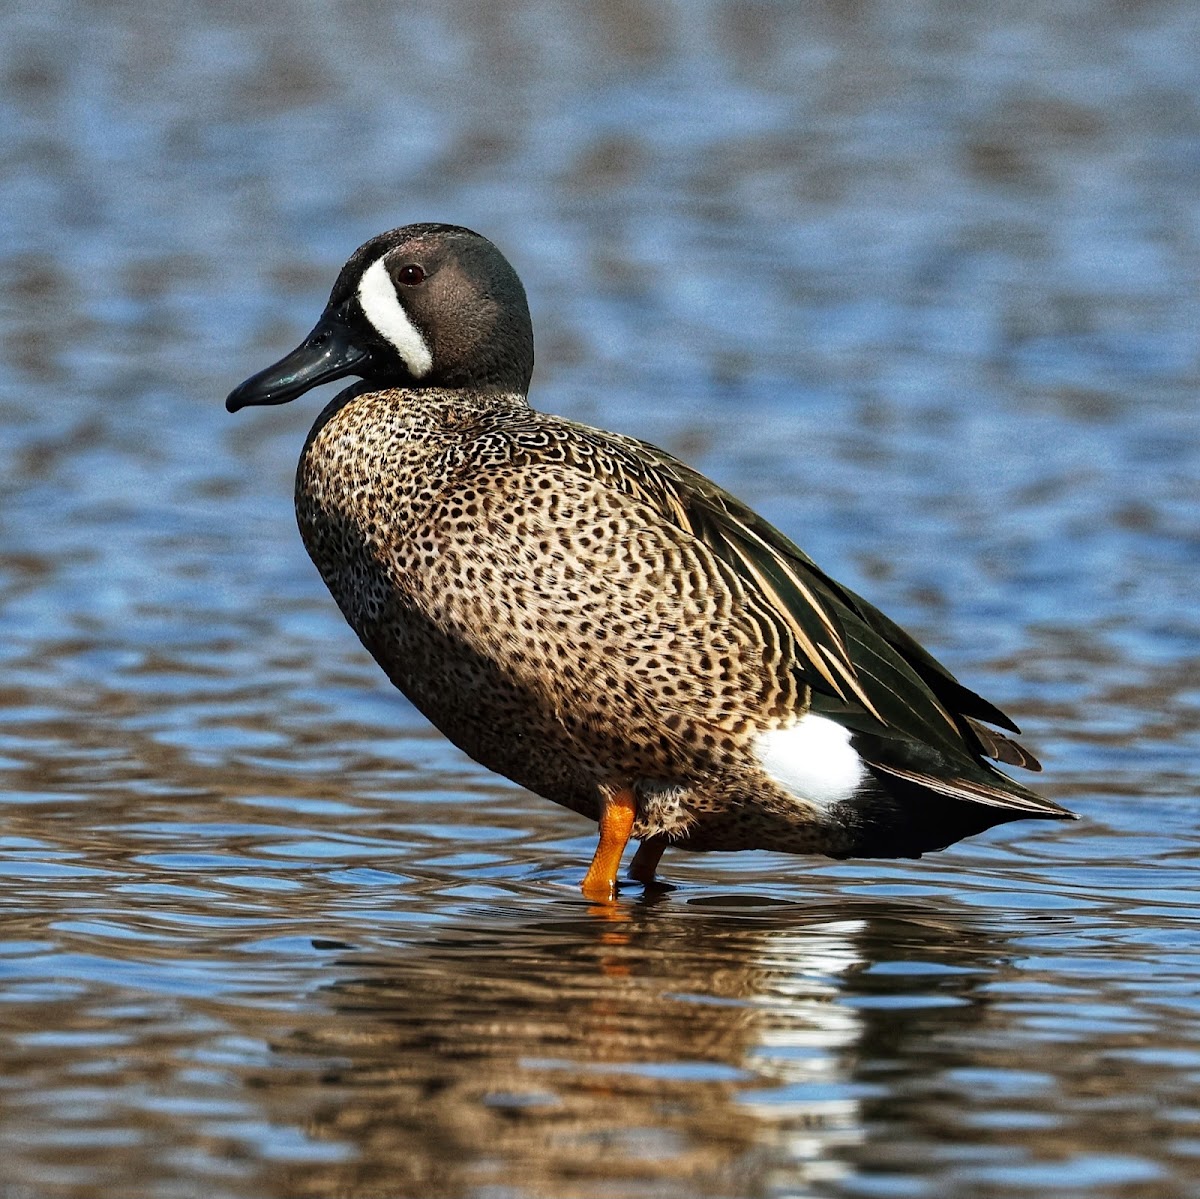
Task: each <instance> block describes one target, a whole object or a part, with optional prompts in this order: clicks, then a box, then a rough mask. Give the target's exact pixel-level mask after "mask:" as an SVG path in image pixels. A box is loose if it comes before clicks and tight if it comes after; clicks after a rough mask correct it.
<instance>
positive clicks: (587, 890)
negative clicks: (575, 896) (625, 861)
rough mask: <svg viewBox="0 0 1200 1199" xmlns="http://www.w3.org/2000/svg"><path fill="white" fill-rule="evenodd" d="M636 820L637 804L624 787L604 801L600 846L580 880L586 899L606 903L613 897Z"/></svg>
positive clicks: (601, 816) (631, 793) (628, 790)
mask: <svg viewBox="0 0 1200 1199" xmlns="http://www.w3.org/2000/svg"><path fill="white" fill-rule="evenodd" d="M636 816H637V801H636V800H635V799H634V798H633V792H632V791H631V790H630V789H629V788H628V787H620V788H618V789H617V790H616V791H614V792H612V794H611V795H608V796H607V797H606V798H605V800H604V808H603V810H602V811H601V813H600V842H599V844H598V845H597V846H596V852H595V854H594V855H593V856H592V864H591V865H590V866H589V867H588V872H587V874H585V875H584V877H583V893H584V895H585V896H586V897H587V898H588V899H592V900H596V901H598V902H601V903H608V902H611V901H612V899H613V898H614V897H615V896H616V894H617V871H618V870H620V868H621V855H622V854H623V853H624V852H625V846H626V845H627V844H628V842H629V833H630V831H631V830H632V828H633V822H634V819H635V817H636Z"/></svg>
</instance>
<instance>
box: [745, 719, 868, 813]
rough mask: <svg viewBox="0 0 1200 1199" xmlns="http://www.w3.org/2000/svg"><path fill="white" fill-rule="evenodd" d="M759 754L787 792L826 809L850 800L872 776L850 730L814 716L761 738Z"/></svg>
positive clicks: (769, 772)
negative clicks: (856, 747) (865, 780)
mask: <svg viewBox="0 0 1200 1199" xmlns="http://www.w3.org/2000/svg"><path fill="white" fill-rule="evenodd" d="M754 753H755V756H756V757H757V758H758V761H759V764H760V765H761V766H762V768H763V770H764V771H765V772H766V773H767V774H769V775H770V776H771V778H773V779H774V780H775V781H776V782H777V783H779V785H780V786H781V787H784V788H785V789H786V790H788V791H790V792H791V793H792V794H793V795H794V796H796V798H797V799H806V800H808V801H809V802H810V803H814V804H817V805H818V806H819V807H823V808H825V807H828V806H829V805H830V804H835V803H839V802H841V801H843V800H847V799H850V798H851V797H852V796H853V795H854V793H855V791H857V790H858V787H859V784H860V783H861V782H862V781H863V779H864V777H865V776H866V773H867V769H866V767H865V766H864V765H863V761H862V758H860V757H859V756H858V752H857V751H856V750H855V748H854V746H852V745H851V744H850V730H849V729H847V728H844V727H843V726H842V725H840V724H838V723H837V722H836V721H833V720H828V719H826V717H824V716H814V715H813V714H812V713H811V712H810V713H808V715H806V716H802V717H801V718H800V719H799V720H798V721H797V722H796V723H795V724H793V725H792V726H791V727H790V728H786V729H768V730H767V731H766V732H765V733H760V734H759V735H758V737H757V738H756V739H755V741H754Z"/></svg>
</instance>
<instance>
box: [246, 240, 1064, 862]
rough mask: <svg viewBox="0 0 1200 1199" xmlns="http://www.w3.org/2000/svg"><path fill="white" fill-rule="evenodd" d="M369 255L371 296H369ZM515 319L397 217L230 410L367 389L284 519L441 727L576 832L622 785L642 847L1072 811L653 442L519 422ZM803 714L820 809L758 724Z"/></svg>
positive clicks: (339, 409) (849, 599)
mask: <svg viewBox="0 0 1200 1199" xmlns="http://www.w3.org/2000/svg"><path fill="white" fill-rule="evenodd" d="M379 262H382V263H383V264H384V265H383V267H378V266H376V267H375V269H374V272H373V276H374V277H382V278H384V279H385V281H386V286H383V285H380V283H379V278H376V282H375V283H372V284H370V286H368V284H365V283H362V282H361V280H362V279H363V278H364V277H367V278H370V276H366V275H365V272H366V271H367V270H368V269H369V268H370V267H371V266H372V265H373V264H377V263H379ZM384 271H386V272H387V274H386V276H384V275H383V272H384ZM439 281H440V282H439ZM435 285H436V286H435ZM392 287H394V289H395V297H394V298H393V296H392V294H391V292H390V291H389V288H392ZM527 324H528V316H527V311H526V309H525V306H524V294H523V291H521V289H520V283H519V281H517V280H516V276H515V275H514V274H512V273H511V267H509V266H508V264H507V262H505V261H504V259H503V258H502V257H501V256H500V255H499V253H498V251H496V250H495V248H494V247H492V246H491V244H490V243H488V242H486V241H485V240H484V239H482V238H479V237H478V235H475V234H471V233H469V232H468V231H465V230H458V229H455V228H454V227H449V226H410V227H409V228H408V229H402V230H395V231H392V232H391V233H389V234H384V235H381V237H379V238H376V239H373V240H372V241H371V242H369V243H367V244H366V245H365V246H364V247H362V248H361V249H360V250H359V251H358V252H357V253H356V255H355V256H354V257H353V258H352V259H351V260H350V262H349V263H348V264H347V267H346V268H345V270H344V271H343V272H342V276H341V277H340V278H339V281H338V284H337V285H336V286H335V288H334V292H333V295H332V296H331V299H330V305H329V308H327V310H326V315H325V317H323V319H322V323H321V324H320V325H318V327H317V329H316V330H314V333H313V335H311V336H310V338H309V339H308V341H306V342H305V343H304V345H302V346H301V347H300V349H299V350H297V351H295V352H294V353H293V355H290V356H289V357H288V358H287V359H284V360H283V362H282V363H280V364H279V365H278V366H277V367H275V368H269V370H268V371H266V372H263V373H262V374H260V375H259V376H256V377H255V378H254V379H252V380H250V381H248V382H247V383H246V384H244V385H243V386H242V387H241V388H239V389H238V390H237V391H235V392H234V394H233V395H232V396H231V397H230V401H229V403H230V407H231V408H237V407H241V406H243V405H244V404H247V403H273V402H282V400H286V399H290V398H293V396H294V395H296V394H299V393H300V392H301V391H303V390H307V388H308V387H310V386H312V385H314V383H316V382H321V381H324V380H325V379H327V378H335V377H338V375H344V374H347V373H355V374H359V375H361V376H362V377H363V379H364V382H363V383H360V384H358V385H356V386H354V387H352V388H350V389H349V390H347V391H346V392H344V393H343V394H342V395H340V396H339V397H337V399H335V400H334V402H333V403H331V404H330V405H329V406H328V407H327V408H326V409H325V411H324V412H323V413H322V414H321V416H320V417H319V419H318V420H317V422H316V424H315V426H314V427H313V430H312V432H311V433H310V435H309V438H308V441H307V443H306V445H305V447H304V451H303V453H302V455H301V458H300V465H299V470H298V473H297V479H296V510H297V514H298V518H299V523H300V530H301V534H302V536H303V538H304V543H305V545H306V546H307V548H308V551H309V553H310V555H311V556H312V559H313V561H314V562H315V563H316V565H317V568H318V569H319V570H320V572H321V576H322V578H323V579H324V580H325V583H326V584H327V586H328V587H329V590H330V592H331V593H332V594H333V596H334V598H335V599H336V601H337V603H338V605H339V606H340V608H341V610H342V612H343V613H344V614H345V616H346V619H347V620H348V621H349V623H350V625H351V626H352V627H353V628H354V630H355V631H356V632H357V633H358V635H359V637H360V638H361V640H362V642H363V644H364V645H365V646H366V647H367V649H368V650H369V651H370V652H371V654H372V655H373V656H374V657H375V659H376V660H377V661H378V662H379V664H380V665H381V666H382V667H383V669H384V670H385V671H386V672H387V674H388V676H389V678H390V679H391V680H392V682H393V683H395V684H396V686H397V687H399V688H400V689H401V690H402V691H403V692H404V693H405V694H406V695H407V696H408V697H409V698H410V699H411V700H412V702H413V703H414V704H415V705H416V706H417V707H418V708H419V709H420V710H421V711H422V712H423V713H424V714H425V715H426V716H427V717H428V718H429V719H430V720H431V721H432V722H433V723H434V724H435V725H436V726H437V727H438V728H439V729H441V730H442V731H443V732H444V733H445V734H446V736H447V737H449V738H450V739H451V740H452V741H453V742H454V743H455V744H457V745H459V746H460V747H461V748H462V749H464V750H465V751H466V752H467V753H468V754H470V755H471V756H472V757H473V758H475V759H476V760H477V761H479V762H481V763H483V764H484V765H485V766H488V767H489V768H491V769H492V770H495V771H497V772H499V773H501V774H503V775H506V776H507V777H508V778H510V779H513V780H515V781H516V782H518V783H520V784H521V785H523V786H525V787H527V788H529V789H530V790H532V791H535V792H537V793H538V794H539V795H543V796H545V797H546V798H548V799H551V800H554V801H555V802H557V803H560V804H563V805H565V806H566V807H568V808H571V809H573V810H574V811H576V812H579V813H581V814H582V815H584V816H588V817H590V818H592V819H599V818H600V817H601V816H602V814H603V813H604V811H605V809H606V805H607V804H608V803H609V802H610V800H611V799H612V797H613V796H614V795H619V794H623V795H628V796H631V797H632V800H631V802H632V803H633V805H634V825H633V835H634V836H635V837H637V838H639V839H643V840H645V839H648V838H655V839H657V840H656V841H655V845H659V844H661V843H664V842H670V843H672V844H676V845H679V846H682V847H684V848H688V849H694V850H712V849H749V848H771V849H777V850H784V851H788V852H793V853H808V852H816V853H825V854H830V855H833V856H839V857H841V856H847V855H850V854H868V855H872V856H894V855H901V854H919V853H921V852H922V851H923V850H925V849H930V848H938V847H940V846H942V845H945V844H948V843H949V842H951V841H954V840H957V839H958V838H959V837H961V836H965V835H967V834H969V833H972V832H977V831H979V830H980V829H982V828H986V827H988V826H990V825H991V824H994V823H998V822H1000V821H1003V820H1009V819H1015V818H1018V817H1021V816H1064V815H1068V813H1066V812H1065V811H1064V810H1063V809H1061V808H1059V807H1058V806H1057V805H1055V804H1052V803H1051V802H1050V801H1048V800H1044V799H1042V798H1041V797H1039V796H1036V795H1035V794H1034V793H1033V792H1030V791H1028V790H1026V789H1025V788H1024V787H1021V786H1019V785H1018V784H1016V783H1015V782H1013V781H1012V780H1010V779H1008V778H1007V776H1005V775H1003V774H1001V773H1000V772H999V771H997V770H996V769H995V768H994V767H992V766H991V765H990V764H989V763H987V762H986V761H985V760H984V759H985V757H988V756H991V757H998V758H1001V759H1002V760H1005V761H1009V762H1012V763H1014V764H1023V765H1034V766H1036V762H1035V761H1034V759H1033V758H1032V756H1031V755H1029V754H1028V753H1027V751H1024V750H1023V749H1021V748H1020V747H1018V746H1017V745H1016V743H1015V742H1013V741H1011V739H1010V738H1008V737H1006V736H1005V735H1003V734H1001V733H997V732H995V731H994V730H992V729H985V728H984V727H983V725H982V723H980V722H981V721H988V722H990V723H992V724H997V723H998V724H1000V725H1001V726H1002V727H1007V728H1009V729H1015V726H1013V725H1012V724H1011V722H1009V721H1008V720H1007V718H1006V717H1004V715H1003V714H1002V713H1000V712H999V711H998V710H997V709H995V708H993V707H992V706H991V705H990V704H988V703H987V702H986V701H984V700H982V699H980V698H979V697H978V696H976V695H974V694H973V693H972V692H970V691H968V690H966V689H965V688H963V687H962V686H961V685H960V684H958V683H957V682H956V681H955V680H954V679H953V678H952V676H950V675H949V673H948V672H946V671H945V669H944V668H943V667H941V666H940V665H939V664H938V663H936V662H935V661H934V660H933V659H932V658H931V657H930V656H929V655H928V654H926V653H925V651H924V650H922V649H921V648H920V646H918V645H917V644H916V643H915V642H914V641H912V639H911V638H909V637H908V636H907V634H905V633H903V632H902V630H900V629H898V628H897V627H896V626H895V625H893V624H892V623H891V622H890V621H888V620H887V618H886V617H884V616H883V615H882V614H881V613H879V612H878V611H877V610H876V609H874V608H872V607H871V606H870V605H869V604H867V603H866V601H864V600H862V599H860V597H858V596H855V595H854V594H853V593H852V592H849V591H847V590H846V589H845V588H842V587H840V586H839V585H838V584H836V583H834V582H833V580H831V579H829V578H828V576H826V575H824V574H823V573H822V572H820V571H819V569H818V568H817V567H816V566H815V565H814V564H813V563H812V562H811V561H810V560H809V559H808V558H806V557H805V556H804V555H803V554H802V553H801V552H800V551H799V550H797V549H796V548H795V547H794V546H793V545H792V544H791V543H790V542H789V541H788V540H787V539H786V538H785V537H784V536H783V535H782V534H781V533H779V532H778V531H777V530H775V529H773V528H771V526H769V525H767V524H766V523H765V522H764V521H762V520H761V518H759V517H757V516H755V515H754V514H753V513H752V512H750V511H749V509H746V508H745V507H744V506H743V505H741V504H740V503H739V502H738V501H737V500H735V499H734V498H733V497H732V496H730V495H728V494H727V493H725V492H724V491H722V490H721V489H720V488H719V487H717V486H716V485H715V484H713V483H711V482H710V481H709V480H707V479H705V478H703V476H700V475H698V474H697V473H696V472H694V471H692V470H691V469H690V468H688V467H686V466H685V465H683V464H682V463H680V462H678V461H677V460H675V459H673V458H671V457H670V456H669V455H668V454H666V453H664V452H663V451H661V450H658V449H656V448H654V447H651V446H648V445H645V444H644V443H641V442H638V441H635V440H633V439H631V438H627V437H622V436H620V435H618V434H613V433H606V432H602V431H600V430H597V429H592V428H587V427H585V426H581V425H578V424H573V423H571V422H569V421H566V420H563V419H561V418H559V417H555V416H548V415H544V414H542V413H539V412H536V411H535V410H534V409H532V408H531V407H530V406H529V404H528V402H527V400H526V397H525V390H526V387H527V384H528V378H529V372H530V370H531V368H532V340H531V338H530V337H528V335H527V332H526V328H527ZM497 340H501V341H504V342H505V345H504V346H503V347H502V352H501V351H498V350H497V349H496V346H495V342H496V341H497ZM427 363H429V365H427ZM314 364H315V365H314ZM809 716H812V717H814V718H815V717H818V716H819V717H820V718H821V720H822V721H824V722H833V725H836V726H837V727H839V728H841V729H843V730H844V731H843V734H842V735H843V736H848V737H849V738H850V740H851V743H852V744H853V747H854V752H855V753H856V754H857V755H858V758H856V759H855V760H856V761H857V760H858V759H861V761H862V762H863V763H864V764H865V765H864V767H863V780H862V783H861V785H860V786H856V787H855V788H854V790H853V793H852V794H851V793H849V792H847V793H846V794H844V795H839V796H836V797H835V800H836V801H832V800H830V799H829V798H828V797H826V798H825V799H824V800H822V799H821V797H820V796H817V797H816V798H815V799H809V798H807V797H806V796H805V795H804V794H798V793H797V788H796V787H795V786H791V785H786V784H785V782H782V781H781V780H780V779H779V778H777V777H775V776H774V775H772V774H771V773H769V772H768V771H767V770H765V769H764V766H763V758H762V753H761V746H762V741H761V738H762V735H763V734H764V733H766V732H768V731H769V730H779V729H788V728H791V727H794V726H795V725H796V724H797V722H799V721H801V720H803V719H805V718H806V717H809ZM833 725H830V727H833ZM602 827H603V825H602ZM622 836H623V834H622ZM619 851H620V845H619V844H618V845H617V848H616V853H617V854H618V855H619ZM651 856H652V855H651ZM651 865H652V863H651Z"/></svg>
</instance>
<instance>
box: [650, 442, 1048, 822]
mask: <svg viewBox="0 0 1200 1199" xmlns="http://www.w3.org/2000/svg"><path fill="white" fill-rule="evenodd" d="M645 448H646V450H647V451H649V452H650V453H652V454H653V457H654V464H655V466H656V467H657V468H658V469H657V470H656V471H655V472H654V473H655V476H656V478H657V479H658V480H659V482H660V483H661V484H662V485H663V489H664V490H663V495H662V497H661V500H662V501H663V504H664V506H665V508H666V510H667V511H668V512H669V513H670V514H671V515H672V516H673V518H674V519H675V520H676V522H677V523H679V524H680V525H681V526H682V527H683V528H685V529H686V530H688V531H690V532H691V533H693V534H694V535H695V536H696V537H698V538H700V539H701V540H702V541H704V543H705V544H706V545H707V546H708V547H709V548H710V549H711V550H712V551H713V552H714V553H715V554H716V555H717V557H718V558H720V559H721V560H722V561H724V562H725V563H726V564H727V565H729V566H730V567H731V568H732V569H734V570H735V571H737V573H738V575H739V577H740V578H741V579H742V580H743V581H744V583H745V584H746V585H747V586H748V587H751V588H753V589H754V590H756V591H757V592H758V594H759V595H760V597H761V598H762V599H763V600H764V601H765V602H766V604H767V605H768V607H769V609H770V610H771V612H772V613H773V614H774V615H775V616H776V618H777V619H778V620H779V622H780V624H781V625H782V626H783V628H785V629H786V630H787V632H788V633H789V634H790V635H791V638H792V640H793V642H794V644H795V646H796V658H797V660H796V664H795V668H796V669H797V670H798V671H799V673H800V674H801V675H802V677H803V679H804V681H805V682H806V683H808V685H809V686H810V687H811V688H812V690H813V697H812V705H813V708H814V710H816V711H818V712H821V713H822V714H824V715H828V716H830V717H831V718H833V719H836V720H840V721H841V722H842V723H844V724H846V725H848V726H850V727H852V728H857V729H859V730H860V731H862V732H865V733H872V734H875V735H882V736H884V737H888V736H891V737H896V736H899V737H902V738H909V739H911V740H913V741H916V742H921V743H924V744H927V745H931V746H933V747H934V748H935V749H938V750H940V751H942V752H943V753H945V754H947V755H949V756H950V758H951V759H956V758H957V759H961V758H962V757H963V756H964V755H969V756H970V758H972V759H977V758H979V757H986V758H992V759H993V760H995V761H1000V762H1005V763H1008V764H1009V765H1013V766H1023V767H1025V768H1027V769H1033V770H1037V769H1040V765H1039V763H1038V762H1037V759H1036V758H1035V757H1034V756H1033V755H1032V754H1031V753H1029V751H1028V750H1026V749H1025V748H1024V747H1023V746H1021V745H1019V744H1018V743H1017V742H1016V741H1014V740H1012V739H1011V738H1010V737H1006V736H1005V735H1004V734H1002V733H998V732H996V731H995V730H994V729H990V728H987V727H985V724H984V722H986V723H987V724H995V725H999V726H1000V727H1001V728H1004V729H1006V730H1008V731H1010V732H1014V733H1015V732H1019V731H1020V730H1019V729H1018V728H1017V726H1016V724H1014V723H1013V721H1012V720H1011V719H1010V718H1009V717H1008V716H1006V715H1005V714H1004V713H1003V712H1001V711H1000V709H999V708H997V707H995V706H994V705H993V704H990V703H989V702H988V701H987V700H985V699H984V698H983V697H982V696H979V695H976V694H975V692H973V691H971V690H969V689H968V688H966V687H964V686H963V685H962V684H961V683H959V682H958V680H957V679H955V678H954V676H953V675H952V674H951V673H950V672H949V671H948V670H947V669H946V668H945V667H944V666H942V664H941V663H940V662H938V661H937V659H936V658H934V657H933V656H932V655H931V654H930V653H929V652H928V651H927V650H925V649H924V648H923V647H922V646H921V645H920V644H919V643H918V642H917V641H916V640H915V639H914V638H912V637H911V636H910V635H909V634H908V633H906V632H905V631H904V630H903V629H902V628H900V626H899V625H897V624H896V623H895V622H894V621H892V620H891V619H889V618H888V617H887V616H885V615H884V614H883V613H882V612H880V611H879V609H877V608H876V607H874V606H873V605H872V604H870V603H868V602H867V601H866V600H864V599H863V598H862V597H861V596H858V595H856V594H855V593H854V592H853V591H850V590H849V589H848V588H846V587H843V586H842V585H841V584H839V583H837V582H836V581H835V580H833V579H831V578H830V577H829V576H828V575H827V574H825V573H824V571H822V570H821V569H820V567H818V566H817V565H816V563H815V562H813V561H812V559H811V558H809V557H808V555H807V554H805V553H804V552H803V551H802V550H800V549H799V548H798V547H797V546H795V545H794V544H793V543H792V542H791V541H790V540H789V539H788V538H787V537H785V536H784V534H783V533H781V532H780V531H779V530H778V529H776V528H775V527H774V526H773V525H771V524H770V523H768V522H767V521H765V520H763V518H762V517H760V516H759V515H758V514H757V513H755V512H754V511H752V510H751V509H750V508H748V507H746V505H745V504H743V503H741V501H739V500H737V499H736V498H734V497H733V496H732V495H730V494H729V493H728V492H726V491H724V490H723V489H722V488H720V487H718V486H717V485H716V484H715V483H713V482H712V481H711V480H709V479H707V478H705V477H704V476H703V475H701V474H699V473H698V472H697V471H694V470H692V469H691V468H690V467H688V466H686V465H684V464H683V463H681V462H679V461H678V460H676V459H674V458H672V457H671V456H669V455H667V454H665V453H664V452H663V451H661V450H655V449H653V448H652V447H645ZM910 774H911V772H910ZM996 777H997V780H999V779H1001V778H1003V776H1000V775H997V776H996ZM914 781H915V780H914ZM1004 782H1005V783H1008V782H1009V780H1007V779H1005V780H1004ZM1010 785H1011V786H1012V787H1013V788H1017V784H1015V783H1011V784H1010ZM976 789H978V790H980V791H985V790H987V786H986V784H985V783H982V781H981V782H980V783H979V784H977V785H976ZM1019 790H1020V791H1022V792H1023V791H1024V788H1019ZM1004 792H1005V794H1008V789H1007V787H1005V788H1004ZM1027 794H1028V793H1027ZM972 798H977V796H974V795H973V796H972ZM1042 802H1045V801H1042Z"/></svg>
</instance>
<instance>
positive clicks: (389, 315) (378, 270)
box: [358, 258, 433, 379]
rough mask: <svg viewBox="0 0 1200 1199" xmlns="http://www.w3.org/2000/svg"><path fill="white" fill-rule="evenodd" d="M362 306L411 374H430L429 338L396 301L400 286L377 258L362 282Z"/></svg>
mask: <svg viewBox="0 0 1200 1199" xmlns="http://www.w3.org/2000/svg"><path fill="white" fill-rule="evenodd" d="M358 302H359V303H360V304H361V305H362V310H363V312H364V313H366V317H367V320H369V321H370V322H371V324H372V325H374V326H375V330H376V332H378V333H379V335H380V336H381V337H384V338H386V339H387V340H388V341H389V342H391V344H392V345H393V346H395V347H396V353H398V354H399V355H400V357H401V358H402V359H403V360H404V365H405V366H407V367H408V373H409V374H410V375H412V377H413V378H414V379H421V378H424V377H425V376H426V375H427V374H429V371H430V369H431V368H432V366H433V355H432V354H431V353H430V352H429V346H428V345H427V344H426V343H425V338H424V337H422V336H421V333H420V331H419V330H418V329H417V327H416V325H414V324H413V323H412V321H411V320H410V319H409V316H408V313H407V312H405V311H404V305H403V304H401V303H400V301H399V300H398V299H397V298H396V285H395V284H394V283H393V282H392V277H391V275H389V274H388V273H387V267H385V266H384V265H383V259H382V258H377V259H376V260H375V261H374V262H373V263H371V265H370V266H369V267H367V269H366V270H365V271H363V276H362V278H361V279H360V280H359V281H358Z"/></svg>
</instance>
